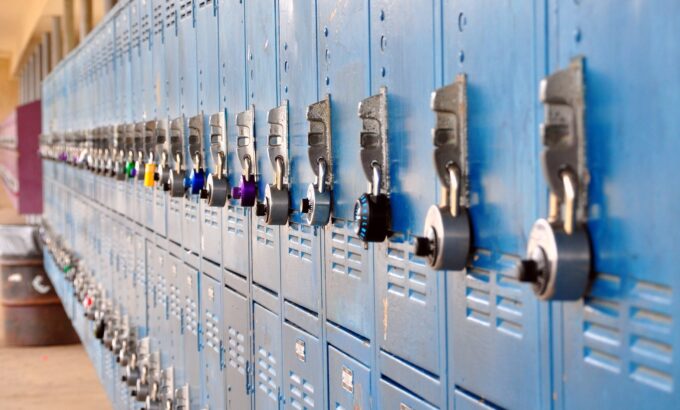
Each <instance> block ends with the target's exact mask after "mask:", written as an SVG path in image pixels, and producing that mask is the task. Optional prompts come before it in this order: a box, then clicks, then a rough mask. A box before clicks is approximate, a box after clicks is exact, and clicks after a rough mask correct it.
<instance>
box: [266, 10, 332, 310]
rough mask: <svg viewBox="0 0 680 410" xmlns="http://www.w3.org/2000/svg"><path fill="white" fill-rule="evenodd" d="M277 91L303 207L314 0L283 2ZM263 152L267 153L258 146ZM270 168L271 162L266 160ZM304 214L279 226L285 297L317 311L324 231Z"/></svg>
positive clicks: (313, 69)
mask: <svg viewBox="0 0 680 410" xmlns="http://www.w3.org/2000/svg"><path fill="white" fill-rule="evenodd" d="M279 27H280V39H279V50H280V57H279V65H280V67H279V72H280V73H281V79H280V90H279V93H280V95H281V98H282V99H286V100H288V138H289V141H288V147H289V148H288V150H289V161H290V177H289V185H290V201H291V202H290V204H291V208H292V209H298V208H299V204H298V201H299V198H302V197H304V196H305V195H306V193H307V185H308V184H309V183H311V182H312V181H313V180H314V176H315V174H314V172H313V171H312V169H311V168H310V166H309V160H308V159H307V132H308V129H309V126H308V123H307V115H306V113H307V107H308V106H309V105H310V104H312V103H314V102H316V101H317V100H318V99H319V98H318V87H317V83H316V82H315V81H310V79H316V76H317V75H316V73H317V53H316V36H315V35H310V33H316V4H315V2H294V1H292V0H281V1H280V2H279ZM260 152H261V153H262V152H263V151H262V150H260ZM267 166H269V164H267ZM304 222H305V221H304V216H303V215H302V214H301V213H299V212H294V213H292V214H291V216H290V223H289V224H288V225H287V226H284V227H281V228H280V229H281V238H282V240H281V246H282V251H281V255H282V261H281V277H282V279H281V280H282V283H283V285H282V286H283V296H284V298H285V299H286V300H289V301H291V302H293V303H296V304H298V305H300V306H303V307H304V308H306V309H309V310H311V311H313V312H319V311H320V310H321V237H322V231H321V230H320V229H318V228H314V227H310V226H307V225H305V224H304Z"/></svg>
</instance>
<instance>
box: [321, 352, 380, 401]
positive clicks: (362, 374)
mask: <svg viewBox="0 0 680 410" xmlns="http://www.w3.org/2000/svg"><path fill="white" fill-rule="evenodd" d="M372 403H374V401H373V399H372V397H371V370H370V369H369V368H368V367H366V366H364V365H363V364H361V363H359V362H357V361H356V360H354V359H352V358H351V357H349V356H347V355H346V354H344V353H342V352H341V351H339V350H337V349H336V348H334V347H333V346H330V345H329V346H328V407H329V408H331V409H370V408H371V406H372Z"/></svg>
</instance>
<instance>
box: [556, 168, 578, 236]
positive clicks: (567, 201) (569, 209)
mask: <svg viewBox="0 0 680 410" xmlns="http://www.w3.org/2000/svg"><path fill="white" fill-rule="evenodd" d="M560 174H561V175H560V176H561V177H562V184H563V185H564V218H563V219H564V232H566V234H567V235H571V234H572V233H573V232H574V220H575V217H576V193H577V190H578V185H577V184H578V182H577V180H576V178H575V177H574V174H573V173H572V172H571V171H569V170H568V169H565V170H564V171H562V172H561V173H560Z"/></svg>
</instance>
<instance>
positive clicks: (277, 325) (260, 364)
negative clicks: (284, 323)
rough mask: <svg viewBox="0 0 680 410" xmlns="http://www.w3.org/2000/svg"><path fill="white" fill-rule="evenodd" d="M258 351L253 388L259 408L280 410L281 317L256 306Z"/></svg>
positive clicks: (255, 357)
mask: <svg viewBox="0 0 680 410" xmlns="http://www.w3.org/2000/svg"><path fill="white" fill-rule="evenodd" d="M253 319H254V322H255V326H254V338H255V351H254V352H253V353H254V358H253V365H254V369H253V387H252V388H253V389H254V391H255V408H256V409H258V410H259V409H278V408H279V402H280V397H281V370H282V369H281V364H282V359H281V322H280V321H279V317H278V316H277V315H276V314H275V313H273V312H271V311H269V310H267V309H265V308H263V307H262V306H260V305H258V304H257V303H254V304H253Z"/></svg>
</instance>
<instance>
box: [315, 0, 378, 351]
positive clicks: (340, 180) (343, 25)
mask: <svg viewBox="0 0 680 410" xmlns="http://www.w3.org/2000/svg"><path fill="white" fill-rule="evenodd" d="M368 12H369V10H368V7H367V5H366V2H365V1H363V0H352V1H347V2H342V3H338V2H333V1H322V2H318V18H317V20H318V27H317V36H318V43H319V45H318V48H319V52H318V58H319V64H318V66H319V79H318V83H319V95H325V94H327V93H328V94H330V95H331V122H332V134H333V142H332V145H333V147H332V149H333V157H334V158H335V160H334V166H333V172H334V175H335V176H336V177H335V179H334V184H333V217H334V223H333V224H332V225H330V226H328V227H326V228H325V235H326V237H325V249H324V261H325V262H324V263H325V267H324V268H325V272H326V303H327V308H326V315H327V317H328V319H329V320H331V321H333V322H335V323H337V324H339V325H341V326H343V327H344V328H346V329H349V330H351V331H352V332H355V333H358V334H359V335H361V336H363V337H364V338H366V339H372V337H373V317H374V315H373V296H374V292H373V260H372V252H368V251H365V250H364V249H363V244H362V243H361V241H359V240H358V239H357V238H356V236H355V235H354V232H353V231H354V228H353V226H354V225H353V223H352V222H350V221H352V220H353V207H354V201H355V200H356V197H358V193H360V192H362V190H363V189H365V188H366V182H365V180H364V179H363V173H362V171H361V165H360V162H359V150H358V147H359V131H360V126H361V123H360V121H359V119H358V118H357V104H358V103H359V101H361V99H363V98H366V97H367V96H368V95H369V93H370V82H369V79H370V74H369V41H368V40H367V39H368V34H369V33H368ZM347 27H351V28H352V29H351V30H347Z"/></svg>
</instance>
